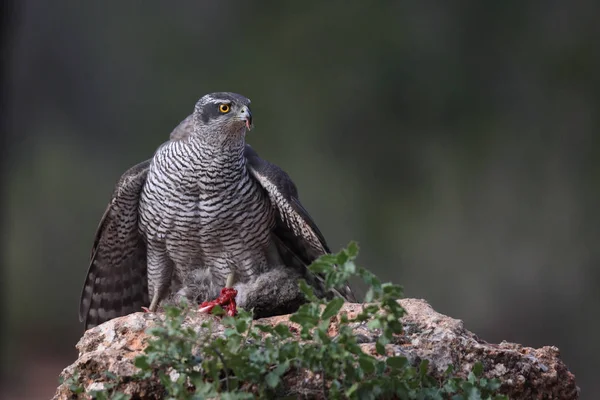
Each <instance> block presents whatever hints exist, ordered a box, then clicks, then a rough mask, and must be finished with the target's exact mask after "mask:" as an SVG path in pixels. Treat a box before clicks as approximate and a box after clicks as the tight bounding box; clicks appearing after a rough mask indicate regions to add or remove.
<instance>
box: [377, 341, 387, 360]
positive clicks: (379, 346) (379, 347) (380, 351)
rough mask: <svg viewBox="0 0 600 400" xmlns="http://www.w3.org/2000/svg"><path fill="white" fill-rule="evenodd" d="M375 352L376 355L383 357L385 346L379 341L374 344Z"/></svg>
mask: <svg viewBox="0 0 600 400" xmlns="http://www.w3.org/2000/svg"><path fill="white" fill-rule="evenodd" d="M375 350H377V354H381V355H382V356H384V355H385V346H384V345H383V344H381V342H380V341H379V340H378V341H377V342H376V343H375Z"/></svg>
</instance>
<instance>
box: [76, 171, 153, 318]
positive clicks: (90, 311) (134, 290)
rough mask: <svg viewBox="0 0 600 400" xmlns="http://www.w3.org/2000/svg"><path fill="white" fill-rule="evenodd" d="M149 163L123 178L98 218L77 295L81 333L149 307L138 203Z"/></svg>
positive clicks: (129, 172)
mask: <svg viewBox="0 0 600 400" xmlns="http://www.w3.org/2000/svg"><path fill="white" fill-rule="evenodd" d="M149 166H150V160H147V161H144V162H142V163H140V164H138V165H136V166H134V167H132V168H130V169H129V170H127V172H125V173H124V174H123V176H122V177H121V179H119V182H118V183H117V185H116V187H115V190H114V193H113V196H112V199H111V201H110V203H109V204H108V207H107V208H106V211H105V212H104V215H103V216H102V219H101V221H100V224H99V226H98V230H97V232H96V239H95V241H94V247H93V248H92V256H91V261H90V267H89V269H88V273H87V277H86V279H85V284H84V286H83V290H82V292H81V301H80V305H79V320H80V321H84V324H85V329H88V328H91V327H93V326H96V325H99V324H101V323H102V322H105V321H108V320H110V319H112V318H116V317H120V316H122V315H127V314H130V313H132V312H135V311H139V310H140V307H142V306H147V305H148V304H149V300H148V279H147V277H146V244H145V242H144V239H143V237H142V235H141V234H140V233H139V230H138V203H139V198H140V193H141V191H142V188H143V186H144V182H145V181H146V176H147V174H148V168H149Z"/></svg>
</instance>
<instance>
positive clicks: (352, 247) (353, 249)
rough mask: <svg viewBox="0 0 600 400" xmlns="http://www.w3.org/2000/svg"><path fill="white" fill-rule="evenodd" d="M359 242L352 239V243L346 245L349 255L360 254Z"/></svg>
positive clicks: (354, 256)
mask: <svg viewBox="0 0 600 400" xmlns="http://www.w3.org/2000/svg"><path fill="white" fill-rule="evenodd" d="M358 250H359V247H358V243H357V242H355V241H351V242H350V243H348V246H347V247H346V252H347V253H348V256H350V257H351V258H356V256H358Z"/></svg>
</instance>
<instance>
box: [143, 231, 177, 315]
mask: <svg viewBox="0 0 600 400" xmlns="http://www.w3.org/2000/svg"><path fill="white" fill-rule="evenodd" d="M172 274H173V262H172V261H171V259H169V256H168V255H167V249H166V247H164V246H157V245H156V244H151V243H149V244H148V292H149V293H150V299H151V301H150V307H148V311H152V312H155V311H156V309H157V308H158V305H159V304H160V302H161V300H163V299H164V298H165V297H166V296H167V294H168V293H169V288H170V287H171V276H172Z"/></svg>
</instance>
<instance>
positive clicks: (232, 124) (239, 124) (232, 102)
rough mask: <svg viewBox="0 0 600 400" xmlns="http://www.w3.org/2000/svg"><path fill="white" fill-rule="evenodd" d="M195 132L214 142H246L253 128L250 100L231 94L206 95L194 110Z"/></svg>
mask: <svg viewBox="0 0 600 400" xmlns="http://www.w3.org/2000/svg"><path fill="white" fill-rule="evenodd" d="M193 115H194V117H193V118H194V131H195V132H196V133H197V134H198V135H200V136H202V137H203V138H205V139H208V140H209V141H212V142H215V141H216V142H223V141H226V142H230V141H236V140H241V141H243V140H244V136H245V134H246V131H248V130H250V129H251V128H252V113H251V112H250V99H248V98H246V97H244V96H242V95H239V94H237V93H230V92H217V93H210V94H207V95H204V96H203V97H202V98H201V99H200V100H198V102H197V103H196V107H195V108H194V114H193Z"/></svg>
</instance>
